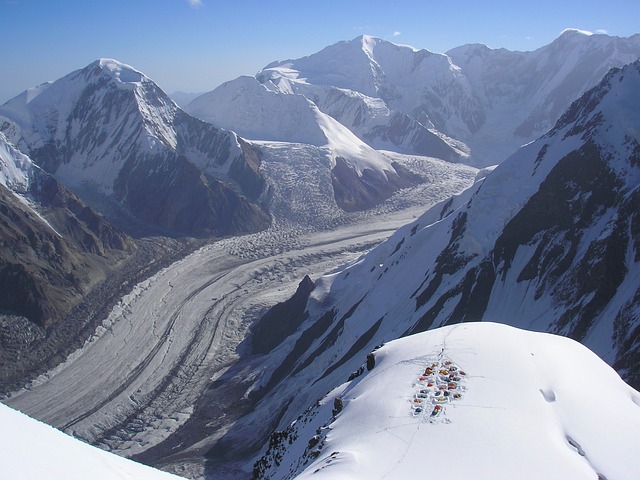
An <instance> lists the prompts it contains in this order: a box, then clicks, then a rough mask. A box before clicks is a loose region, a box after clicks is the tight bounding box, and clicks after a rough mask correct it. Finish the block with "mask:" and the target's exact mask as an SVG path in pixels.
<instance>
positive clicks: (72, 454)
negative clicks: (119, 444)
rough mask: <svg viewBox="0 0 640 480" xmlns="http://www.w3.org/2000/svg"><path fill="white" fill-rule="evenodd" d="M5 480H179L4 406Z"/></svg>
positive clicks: (1, 452) (0, 433)
mask: <svg viewBox="0 0 640 480" xmlns="http://www.w3.org/2000/svg"><path fill="white" fill-rule="evenodd" d="M0 439H1V440H2V448H1V449H0V464H1V465H2V478H6V479H20V480H41V479H44V478H46V479H51V480H86V479H88V478H90V479H92V480H114V479H116V478H117V479H120V480H171V479H174V480H178V478H180V477H177V476H175V475H171V474H169V473H166V472H162V471H160V470H156V469H154V468H151V467H147V466H146V465H142V464H140V463H136V462H133V461H131V460H127V459H125V458H122V457H118V456H117V455H114V454H112V453H108V452H105V451H103V450H100V449H98V448H95V447H92V446H90V445H87V444H86V443H83V442H81V441H80V440H76V439H75V438H73V437H70V436H69V435H66V434H64V433H62V432H60V431H58V430H56V429H55V428H53V427H50V426H49V425H46V424H44V423H41V422H39V421H37V420H34V419H32V418H29V417H28V416H26V415H25V414H23V413H20V412H18V411H16V410H13V409H11V408H9V407H7V406H5V405H2V404H0Z"/></svg>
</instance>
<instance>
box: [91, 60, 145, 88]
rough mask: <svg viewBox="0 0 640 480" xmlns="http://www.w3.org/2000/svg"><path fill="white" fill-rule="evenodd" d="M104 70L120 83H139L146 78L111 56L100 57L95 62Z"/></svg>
mask: <svg viewBox="0 0 640 480" xmlns="http://www.w3.org/2000/svg"><path fill="white" fill-rule="evenodd" d="M95 64H96V65H97V66H99V67H100V68H101V69H102V70H103V71H104V72H106V73H108V74H110V75H111V76H112V77H113V78H114V79H115V80H116V81H117V82H119V83H122V84H139V83H140V82H142V80H143V78H146V77H145V76H144V75H143V74H142V73H141V72H139V71H138V70H136V69H135V68H133V67H132V66H130V65H126V64H124V63H121V62H119V61H117V60H114V59H112V58H101V59H99V60H97V61H96V62H95Z"/></svg>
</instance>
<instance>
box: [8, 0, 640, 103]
mask: <svg viewBox="0 0 640 480" xmlns="http://www.w3.org/2000/svg"><path fill="white" fill-rule="evenodd" d="M567 27H572V28H580V29H584V30H589V31H592V32H599V31H602V32H606V33H608V34H610V35H616V36H625V37H626V36H630V35H633V34H635V33H640V2H638V1H637V0H622V1H617V0H609V1H607V2H606V3H605V2H604V0H599V1H592V0H581V1H574V0H567V1H563V0H536V1H529V2H526V3H522V2H515V1H513V0H510V1H491V0H486V1H482V0H475V1H467V0H459V1H457V2H451V1H437V2H436V1H431V0H413V1H408V0H407V1H404V0H397V1H392V0H386V1H378V0H369V1H361V0H340V1H334V0H324V1H322V2H311V1H306V0H298V1H280V0H271V1H269V0H267V1H244V0H236V1H220V0H83V1H80V0H58V1H56V0H0V45H1V46H2V48H1V49H0V60H1V62H2V63H1V65H2V66H3V68H2V72H1V73H0V75H1V77H0V102H4V101H6V100H7V99H9V98H10V97H12V96H14V95H17V94H18V93H20V92H21V91H22V90H24V89H26V88H29V87H32V86H35V85H38V84H40V83H42V82H45V81H47V80H55V79H57V78H59V77H61V76H64V75H66V74H67V73H70V72H71V71H73V70H76V69H79V68H82V67H84V66H86V65H88V64H89V63H91V62H92V61H94V60H95V59H97V58H100V57H110V58H115V59H117V60H120V61H122V62H124V63H128V64H130V65H132V66H134V67H135V68H137V69H138V70H140V71H142V72H144V73H145V74H146V75H148V76H149V77H151V78H152V79H153V80H155V81H156V82H157V83H158V84H159V85H160V86H161V87H162V88H163V89H164V90H165V91H167V92H168V93H171V92H173V91H175V90H184V91H191V92H204V91H209V90H212V89H213V88H215V87H216V86H218V85H219V84H220V83H222V82H224V81H226V80H231V79H233V78H235V77H237V76H238V75H242V74H249V75H253V74H255V73H256V72H258V71H259V70H260V69H261V68H262V67H264V66H265V65H266V64H268V63H270V62H272V61H274V60H284V59H288V58H298V57H301V56H305V55H309V54H311V53H314V52H316V51H318V50H320V49H322V48H323V47H325V46H327V45H330V44H333V43H336V42H338V41H340V40H350V39H352V38H355V37H356V36H358V35H361V34H363V33H366V34H370V35H374V36H377V37H381V38H384V39H387V40H390V41H393V42H395V43H400V44H408V45H412V46H414V47H416V48H426V49H428V50H431V51H434V52H445V51H447V50H448V49H450V48H453V47H456V46H459V45H463V44H466V43H474V42H479V43H484V44H487V45H489V46H490V47H493V48H498V47H504V48H508V49H510V50H535V49H536V48H539V47H541V46H543V45H546V44H548V43H550V42H551V41H553V39H554V38H556V37H557V36H558V35H559V34H560V33H561V32H562V30H564V29H565V28H567Z"/></svg>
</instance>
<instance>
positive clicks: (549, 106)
mask: <svg viewBox="0 0 640 480" xmlns="http://www.w3.org/2000/svg"><path fill="white" fill-rule="evenodd" d="M639 57H640V35H634V36H632V37H629V38H619V37H610V36H608V35H587V34H585V33H584V32H582V31H579V30H571V29H569V30H566V31H565V32H563V34H562V35H561V36H560V37H559V38H557V39H556V40H555V41H553V42H552V43H550V44H549V45H546V46H544V47H541V48H539V49H537V50H534V51H532V52H512V51H508V50H505V49H491V48H489V47H487V46H485V45H481V44H472V45H465V46H461V47H458V48H454V49H452V50H450V51H448V52H447V53H445V54H440V53H433V52H430V51H428V50H424V49H415V48H413V47H409V46H403V45H396V44H393V43H391V42H388V41H385V40H381V39H379V38H375V37H371V36H368V35H363V36H360V37H357V38H355V39H353V40H351V41H343V42H339V43H336V44H334V45H331V46H329V47H326V48H325V49H323V50H321V51H320V52H318V53H315V54H313V55H309V56H307V57H303V58H299V59H295V60H285V61H278V62H274V63H272V64H270V65H268V66H267V67H265V68H264V69H263V70H262V71H261V72H259V73H258V74H257V75H256V76H255V77H240V78H238V79H236V80H232V81H230V82H227V83H225V84H223V85H221V86H220V87H218V88H217V89H215V90H213V91H212V92H209V93H206V94H204V95H202V96H200V97H199V98H196V99H194V100H193V101H192V102H191V103H190V104H189V105H187V106H186V107H185V108H186V110H187V111H188V112H189V113H191V114H193V115H195V116H197V117H199V118H202V119H204V120H206V121H210V122H211V123H213V124H215V125H218V126H221V127H225V128H231V129H234V130H236V131H238V132H239V133H240V134H241V135H245V136H247V137H248V138H260V139H267V138H268V139H271V140H285V141H292V140H293V141H304V140H305V136H306V135H309V134H310V132H311V131H312V130H314V129H315V130H317V129H318V126H317V125H315V126H314V125H312V123H313V119H312V118H307V117H309V116H311V114H310V111H311V110H312V109H313V108H315V107H317V108H318V109H319V110H320V111H321V112H323V113H324V114H326V115H329V116H331V117H333V118H334V119H335V120H337V121H338V122H340V123H342V124H343V125H344V126H345V127H347V128H348V129H349V130H351V131H352V132H353V133H354V135H356V136H357V137H358V138H360V140H362V141H363V142H365V143H367V144H368V145H370V146H372V147H373V148H376V149H386V150H394V151H401V152H403V153H413V154H419V155H426V156H435V157H438V158H442V159H446V160H449V161H459V162H465V163H469V164H472V165H475V166H480V167H482V166H486V165H494V164H497V163H499V162H501V161H502V160H503V159H505V158H506V157H507V156H508V155H510V154H512V153H513V152H514V151H515V150H516V149H517V148H518V147H519V146H521V145H523V144H525V143H528V142H530V141H532V140H535V139H536V138H537V137H538V136H540V135H542V134H543V133H545V132H546V131H547V130H549V129H550V128H551V127H552V126H553V125H554V123H555V122H556V120H557V119H558V118H559V117H560V115H561V114H562V113H563V112H564V111H565V110H566V109H567V108H568V107H569V105H570V104H571V102H572V101H573V100H575V99H577V98H578V97H579V96H580V95H581V94H582V93H584V92H585V91H586V90H587V89H589V88H591V87H592V86H593V85H595V84H596V83H597V82H598V81H599V80H600V79H601V78H602V77H603V76H604V74H605V73H606V72H607V71H608V70H609V69H610V68H612V67H621V66H623V65H626V64H628V63H630V62H633V61H634V60H636V59H638V58H639ZM276 94H277V95H276ZM299 96H302V97H304V99H306V100H307V102H309V103H307V102H305V101H304V99H302V98H291V97H299ZM294 104H295V108H294V107H293V105H294ZM293 111H295V112H297V113H296V114H295V116H294V114H292V113H289V115H291V117H289V115H288V112H293ZM303 112H304V113H303ZM302 115H304V116H305V118H306V120H305V122H304V123H302V124H301V125H298V117H299V116H302ZM287 122H289V123H287Z"/></svg>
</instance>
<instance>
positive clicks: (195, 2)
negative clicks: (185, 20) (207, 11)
mask: <svg viewBox="0 0 640 480" xmlns="http://www.w3.org/2000/svg"><path fill="white" fill-rule="evenodd" d="M187 3H188V4H189V5H191V6H192V7H193V8H199V7H201V6H202V5H203V1H202V0H187Z"/></svg>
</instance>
